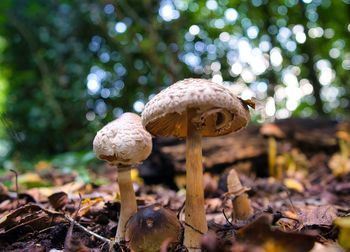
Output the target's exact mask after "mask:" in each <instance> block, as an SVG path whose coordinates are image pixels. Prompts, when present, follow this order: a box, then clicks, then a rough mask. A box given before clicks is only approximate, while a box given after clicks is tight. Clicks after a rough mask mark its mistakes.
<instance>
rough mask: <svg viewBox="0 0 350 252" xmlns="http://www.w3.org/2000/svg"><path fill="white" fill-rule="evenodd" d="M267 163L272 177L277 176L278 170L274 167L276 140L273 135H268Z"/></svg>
mask: <svg viewBox="0 0 350 252" xmlns="http://www.w3.org/2000/svg"><path fill="white" fill-rule="evenodd" d="M267 141H268V149H269V150H268V165H269V174H270V176H272V177H275V178H277V177H278V174H279V173H280V171H278V170H277V167H276V158H277V142H276V139H275V137H273V136H269V137H268V140H267Z"/></svg>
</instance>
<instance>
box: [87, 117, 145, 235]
mask: <svg viewBox="0 0 350 252" xmlns="http://www.w3.org/2000/svg"><path fill="white" fill-rule="evenodd" d="M93 146H94V152H95V153H96V156H97V158H99V159H101V160H105V161H107V162H108V163H109V164H111V165H113V166H116V167H117V169H118V184H119V190H120V201H121V210H120V216H119V222H118V228H117V234H116V241H117V242H121V241H123V240H124V236H125V225H126V222H127V221H128V219H129V218H130V217H131V216H132V215H133V214H134V213H136V211H137V205H136V197H135V192H134V189H133V186H132V181H131V173H130V171H131V168H132V166H134V165H136V164H138V163H140V162H141V161H143V160H145V159H146V158H147V157H148V156H149V155H150V153H151V150H152V137H151V135H150V134H149V133H148V132H147V131H146V130H145V129H144V128H143V126H142V124H141V118H140V117H139V116H138V115H136V114H133V113H125V114H123V115H121V116H120V117H119V118H118V119H116V120H114V121H112V122H110V123H108V124H107V125H106V126H104V127H103V128H102V129H101V130H100V131H98V132H97V134H96V136H95V139H94V142H93Z"/></svg>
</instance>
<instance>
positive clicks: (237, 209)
mask: <svg viewBox="0 0 350 252" xmlns="http://www.w3.org/2000/svg"><path fill="white" fill-rule="evenodd" d="M249 190H250V188H248V187H245V186H242V184H241V181H240V180H239V177H238V175H237V172H236V171H235V170H234V169H231V170H230V172H229V173H228V175H227V193H226V194H225V198H229V199H231V201H232V209H233V210H232V214H231V216H232V220H235V219H237V220H246V219H248V218H249V217H251V216H252V215H253V208H252V207H251V204H250V199H249V197H248V194H247V193H246V192H247V191H249Z"/></svg>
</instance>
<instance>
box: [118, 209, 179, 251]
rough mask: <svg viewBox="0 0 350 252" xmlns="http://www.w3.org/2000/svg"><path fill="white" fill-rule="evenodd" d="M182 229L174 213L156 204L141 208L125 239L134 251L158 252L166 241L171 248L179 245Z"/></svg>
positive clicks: (131, 222)
mask: <svg viewBox="0 0 350 252" xmlns="http://www.w3.org/2000/svg"><path fill="white" fill-rule="evenodd" d="M181 228H182V227H181V223H180V221H179V220H178V219H177V216H176V214H175V213H174V212H172V211H171V210H168V209H166V208H163V207H162V206H161V205H160V204H155V205H151V206H147V207H144V208H141V209H140V210H139V211H138V212H137V213H136V214H134V215H133V216H132V217H131V218H130V220H129V221H128V223H127V225H126V235H125V238H126V240H127V241H128V244H129V247H130V249H131V250H132V251H137V252H156V251H159V249H160V247H161V245H162V244H163V243H164V242H165V241H169V245H170V246H175V245H176V244H177V243H179V242H180V240H181Z"/></svg>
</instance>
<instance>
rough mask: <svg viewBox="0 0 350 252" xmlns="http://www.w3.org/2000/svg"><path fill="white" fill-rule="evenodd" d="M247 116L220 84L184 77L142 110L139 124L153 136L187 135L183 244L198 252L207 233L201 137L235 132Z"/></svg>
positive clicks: (235, 98)
mask: <svg viewBox="0 0 350 252" xmlns="http://www.w3.org/2000/svg"><path fill="white" fill-rule="evenodd" d="M249 119H250V115H249V110H248V107H247V105H246V103H245V102H244V101H242V100H241V99H239V98H238V97H236V96H235V95H234V94H233V93H232V92H231V91H230V90H228V89H227V88H225V87H224V86H222V85H219V84H216V83H214V82H212V81H209V80H204V79H185V80H182V81H179V82H176V83H175V84H173V85H171V86H170V87H168V88H166V89H164V90H163V91H162V92H160V93H159V94H157V95H156V96H154V97H153V99H151V100H150V101H149V102H148V103H147V104H146V106H145V109H144V110H143V113H142V124H143V125H144V126H145V128H146V129H147V130H148V131H149V132H150V133H151V134H153V135H155V136H176V137H179V138H186V203H185V237H184V245H185V246H186V247H187V248H188V250H189V251H199V250H200V241H201V237H202V235H203V234H204V233H206V232H207V230H208V227H207V222H206V216H205V208H204V193H203V167H202V136H204V137H214V136H221V135H225V134H228V133H231V132H235V131H238V130H239V129H242V128H243V127H245V126H246V125H247V123H248V121H249Z"/></svg>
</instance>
